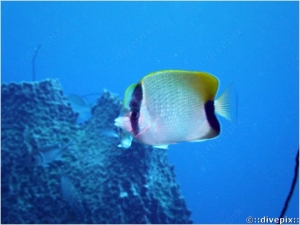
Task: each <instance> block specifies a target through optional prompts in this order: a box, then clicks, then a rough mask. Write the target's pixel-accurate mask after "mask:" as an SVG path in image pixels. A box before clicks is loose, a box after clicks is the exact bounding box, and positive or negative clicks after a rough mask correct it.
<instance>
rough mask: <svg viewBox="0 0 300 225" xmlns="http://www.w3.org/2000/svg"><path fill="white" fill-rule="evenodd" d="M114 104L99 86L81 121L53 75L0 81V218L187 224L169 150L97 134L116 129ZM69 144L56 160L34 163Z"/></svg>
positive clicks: (117, 102) (10, 220)
mask: <svg viewBox="0 0 300 225" xmlns="http://www.w3.org/2000/svg"><path fill="white" fill-rule="evenodd" d="M120 106H121V102H120V100H119V98H118V96H116V95H114V94H112V93H110V92H109V91H104V92H103V94H102V96H101V97H100V98H99V99H98V102H97V104H96V105H95V106H94V107H93V108H92V111H91V113H92V117H91V118H90V119H89V120H87V121H86V122H84V123H81V124H79V123H77V118H78V114H77V113H74V112H73V111H72V108H71V105H70V103H69V102H68V100H67V98H66V97H65V96H64V94H63V92H62V89H61V86H60V84H59V82H58V81H57V80H53V79H48V80H45V81H41V82H28V83H25V82H24V83H20V84H16V83H10V84H2V112H1V113H2V115H1V116H2V127H1V131H2V136H1V139H2V146H1V147H2V156H1V157H2V158H1V159H2V164H1V173H2V174H1V176H2V183H1V187H2V188H1V193H2V196H1V203H2V204H1V209H2V210H1V220H2V221H1V222H2V223H181V224H182V223H192V221H191V220H190V218H189V217H190V214H191V212H190V211H189V210H188V209H187V208H186V204H185V201H184V199H183V197H182V196H181V194H180V190H179V186H178V184H177V183H176V181H175V174H174V170H173V169H174V167H173V166H170V165H169V164H168V161H167V151H165V150H161V149H153V148H152V147H150V146H145V145H142V144H140V143H137V142H133V143H132V146H131V147H130V148H129V149H122V148H118V147H117V146H118V144H119V139H118V138H117V137H116V136H113V135H112V136H111V135H106V132H103V131H107V130H110V131H113V132H116V127H114V122H113V121H114V119H115V118H116V117H117V116H118V114H119V110H120ZM70 141H71V142H70ZM58 143H59V144H58ZM68 143H70V144H69V145H70V146H68V149H67V150H64V151H61V154H62V155H61V158H60V160H56V159H55V158H53V160H51V161H50V160H48V161H49V163H48V164H47V166H37V165H36V164H34V163H32V157H31V156H32V155H33V154H34V153H35V157H37V154H36V152H39V151H41V149H45V147H44V148H43V146H66V145H68ZM55 149H56V151H59V148H58V147H56V148H55ZM48 150H49V151H51V148H48ZM49 151H48V153H49ZM50 153H51V152H50ZM40 155H41V157H46V156H47V155H49V154H40ZM43 160H45V159H43ZM48 161H47V162H48Z"/></svg>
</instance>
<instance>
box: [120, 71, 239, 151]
mask: <svg viewBox="0 0 300 225" xmlns="http://www.w3.org/2000/svg"><path fill="white" fill-rule="evenodd" d="M218 86H219V80H218V78H216V77H215V76H213V75H211V74H209V73H207V72H196V71H183V70H162V71H157V72H154V73H150V74H149V75H147V76H145V77H143V78H142V79H141V80H140V81H139V82H138V83H137V84H132V85H130V86H129V87H128V88H127V89H126V91H125V96H124V101H123V106H122V110H121V113H120V116H119V117H118V118H116V119H115V126H117V127H120V128H121V129H122V133H121V134H122V135H123V136H121V137H120V138H121V146H122V147H123V148H129V147H130V146H131V141H132V138H134V139H135V140H137V141H139V142H141V143H143V144H147V145H152V146H154V147H157V148H167V147H168V145H170V144H175V143H178V142H197V141H204V140H208V139H212V138H215V137H217V136H218V135H219V134H220V132H221V126H220V122H219V120H218V118H217V116H216V114H219V115H221V116H223V117H225V118H226V119H228V120H232V119H234V118H233V116H235V115H236V109H235V102H233V101H232V96H231V94H229V93H230V92H232V91H231V90H230V89H233V88H232V86H233V85H230V86H229V88H227V89H226V91H225V92H224V93H223V94H222V95H221V96H220V97H219V98H218V99H217V100H215V96H216V93H217V90H218ZM235 97H236V96H235ZM235 97H234V98H233V99H235ZM232 111H235V112H232ZM122 143H126V144H122Z"/></svg>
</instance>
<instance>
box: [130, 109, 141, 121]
mask: <svg viewBox="0 0 300 225" xmlns="http://www.w3.org/2000/svg"><path fill="white" fill-rule="evenodd" d="M139 117H140V112H139V111H137V110H134V111H132V112H131V115H130V119H132V120H137V119H138V118H139Z"/></svg>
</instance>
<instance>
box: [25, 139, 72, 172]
mask: <svg viewBox="0 0 300 225" xmlns="http://www.w3.org/2000/svg"><path fill="white" fill-rule="evenodd" d="M71 143H72V140H71V141H69V142H68V143H67V144H66V145H65V146H61V145H60V144H54V145H45V146H42V147H40V148H37V149H35V150H34V151H33V152H32V153H31V155H30V164H31V165H32V166H42V167H48V166H49V163H51V162H53V161H57V160H61V156H62V153H63V151H65V150H67V149H68V147H69V146H70V145H71Z"/></svg>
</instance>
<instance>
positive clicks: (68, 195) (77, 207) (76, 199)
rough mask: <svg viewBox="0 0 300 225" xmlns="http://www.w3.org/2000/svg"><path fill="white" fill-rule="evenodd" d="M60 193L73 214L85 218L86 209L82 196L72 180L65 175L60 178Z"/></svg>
mask: <svg viewBox="0 0 300 225" xmlns="http://www.w3.org/2000/svg"><path fill="white" fill-rule="evenodd" d="M60 191H61V195H62V197H63V199H64V200H65V201H66V202H67V203H68V205H69V206H70V207H71V209H72V210H73V212H74V213H75V214H76V215H77V216H83V215H84V214H85V209H84V206H83V204H82V199H81V194H80V193H79V191H78V190H77V188H76V187H75V186H74V184H73V182H72V181H71V179H70V178H69V177H68V176H67V175H65V174H62V175H61V177H60Z"/></svg>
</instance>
